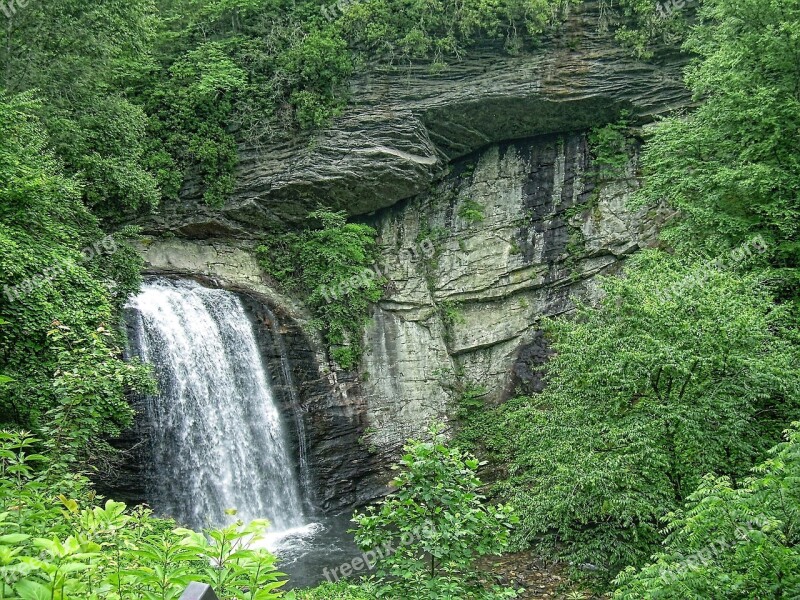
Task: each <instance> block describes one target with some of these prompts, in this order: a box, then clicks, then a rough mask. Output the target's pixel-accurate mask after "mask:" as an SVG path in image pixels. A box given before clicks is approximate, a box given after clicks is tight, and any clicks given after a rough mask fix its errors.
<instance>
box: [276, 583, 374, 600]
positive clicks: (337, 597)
mask: <svg viewBox="0 0 800 600" xmlns="http://www.w3.org/2000/svg"><path fill="white" fill-rule="evenodd" d="M376 597H377V596H376V591H375V588H374V586H373V585H372V584H371V583H369V582H359V583H358V584H357V585H356V584H352V583H347V582H346V581H339V582H337V583H324V584H322V585H320V586H318V587H315V588H313V589H307V590H296V591H294V590H293V591H292V592H290V593H289V594H287V595H286V598H287V600H374V599H375V598H376Z"/></svg>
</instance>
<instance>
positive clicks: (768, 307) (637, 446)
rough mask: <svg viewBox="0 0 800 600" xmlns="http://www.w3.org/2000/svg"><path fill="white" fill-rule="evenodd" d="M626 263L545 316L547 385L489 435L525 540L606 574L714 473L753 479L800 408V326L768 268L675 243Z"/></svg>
mask: <svg viewBox="0 0 800 600" xmlns="http://www.w3.org/2000/svg"><path fill="white" fill-rule="evenodd" d="M626 273H627V274H626V276H625V277H621V278H608V279H605V280H604V281H603V284H602V285H603V290H604V294H605V295H604V297H603V299H602V301H601V303H600V306H599V307H597V308H596V309H592V308H590V307H586V306H581V307H579V309H578V313H577V315H576V316H575V318H571V319H553V320H549V321H547V322H546V323H545V324H544V327H545V330H546V331H547V333H548V336H549V339H550V340H551V344H552V348H553V349H554V351H555V355H554V356H553V357H552V358H551V360H550V361H549V363H548V365H547V367H546V381H547V387H546V389H545V390H544V392H543V393H541V394H539V395H536V396H534V397H531V398H520V399H517V400H515V401H513V402H510V403H508V404H507V405H505V406H503V407H502V408H501V409H500V410H499V412H498V414H497V415H496V416H495V419H496V421H494V425H493V426H491V429H492V430H494V431H495V432H502V433H500V434H497V433H493V434H491V435H489V436H487V438H486V443H487V445H488V449H489V451H490V452H493V453H494V454H495V456H496V457H497V458H498V459H499V460H501V461H507V463H508V465H507V468H508V473H509V478H508V479H507V480H506V481H503V482H501V483H500V484H499V486H498V490H499V491H500V493H501V494H502V495H503V497H505V498H507V499H508V500H509V501H511V502H513V504H514V505H515V506H516V507H517V508H518V510H519V513H520V517H521V525H520V527H519V529H518V531H519V538H520V540H521V541H523V542H525V543H532V544H534V545H535V546H536V547H537V548H539V549H540V550H541V551H543V552H545V553H555V554H556V555H557V556H560V557H562V558H564V559H566V560H568V561H570V562H571V563H573V564H574V565H581V564H585V563H589V564H593V565H595V566H596V567H598V568H600V569H601V571H600V574H601V575H602V574H603V573H605V574H607V575H613V574H614V573H616V572H617V571H618V570H619V569H621V568H623V567H625V566H626V565H629V564H634V565H636V564H641V562H642V561H643V560H644V559H645V558H646V557H648V556H649V555H650V554H651V553H652V552H653V550H654V549H655V547H656V546H657V544H658V543H659V542H660V541H661V534H660V532H659V527H658V523H659V519H660V518H661V517H662V516H663V515H664V514H666V513H668V512H670V511H673V510H675V509H676V508H678V507H679V506H680V505H681V504H682V503H683V502H685V501H686V499H687V498H688V496H689V494H690V493H691V492H692V490H694V489H695V488H696V487H697V486H698V485H699V484H700V482H701V480H702V477H703V476H704V475H705V474H706V473H708V472H712V471H713V472H717V473H719V474H721V475H726V476H728V477H730V478H731V480H732V481H734V482H738V481H740V480H741V478H742V477H744V476H746V474H747V473H748V471H749V469H750V468H751V467H752V466H753V465H754V464H755V463H756V462H757V461H758V460H761V459H762V458H763V456H764V454H765V452H766V451H767V449H768V448H769V447H770V446H771V445H772V444H773V443H774V440H775V439H778V436H779V433H780V431H781V430H782V428H783V427H784V426H785V425H784V424H785V423H788V422H791V420H792V419H794V418H796V417H797V416H798V415H799V414H800V374H799V373H798V372H797V369H796V365H797V361H798V349H797V348H798V347H797V345H796V343H795V342H796V340H795V339H794V338H795V337H796V335H795V333H793V332H792V330H791V328H790V327H788V325H787V311H786V310H784V309H783V308H781V307H779V306H776V305H775V304H774V303H773V300H772V298H771V296H770V294H769V293H768V291H767V290H766V289H765V288H764V287H763V285H762V284H761V283H760V282H759V281H758V279H757V278H756V277H754V276H751V275H739V274H736V273H735V272H731V271H729V270H724V269H720V270H716V269H713V268H710V267H708V266H707V265H700V266H697V265H694V266H693V265H692V264H691V263H688V264H687V263H686V261H683V260H681V259H679V258H676V257H672V256H670V255H668V254H666V253H663V252H659V251H648V252H644V253H642V254H640V255H638V256H637V257H635V258H633V259H631V260H630V262H629V263H628V268H627V270H626ZM676 292H678V293H676Z"/></svg>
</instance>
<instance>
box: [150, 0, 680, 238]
mask: <svg viewBox="0 0 800 600" xmlns="http://www.w3.org/2000/svg"><path fill="white" fill-rule="evenodd" d="M604 4H605V2H601V1H600V0H584V1H583V2H580V3H577V4H575V5H571V6H572V8H571V9H570V12H569V13H568V15H567V16H566V20H565V22H564V24H563V26H562V27H561V28H560V29H559V30H558V31H557V32H554V33H551V34H548V35H547V36H546V37H545V38H544V39H543V40H542V43H541V48H540V49H539V50H535V51H529V52H525V53H523V54H521V55H519V56H508V55H506V54H504V53H503V51H502V48H496V47H487V48H485V49H483V50H472V51H471V52H470V54H469V56H467V57H466V58H464V59H462V60H459V61H454V62H453V63H452V64H450V65H448V66H447V67H446V68H445V69H444V70H442V71H440V72H432V71H431V69H430V66H429V65H427V64H421V65H402V66H393V67H387V66H383V67H374V68H372V69H371V70H368V71H367V72H365V73H363V74H361V75H359V76H357V77H356V78H355V79H354V80H353V81H352V82H351V94H350V102H349V104H348V106H347V107H346V109H345V110H344V113H343V114H342V115H341V117H339V118H337V119H336V120H335V122H334V123H333V124H332V125H331V126H330V127H329V128H327V129H325V130H323V131H317V132H310V133H298V134H297V135H296V136H294V137H292V138H291V139H289V140H285V141H282V142H276V143H273V144H271V145H266V146H264V147H260V148H247V147H245V148H241V150H240V167H239V173H238V176H237V185H236V189H235V191H234V193H233V195H232V197H231V198H230V199H229V200H228V201H227V202H226V204H225V206H224V207H223V208H222V209H217V208H213V207H209V206H207V205H205V204H203V201H202V199H201V197H202V190H200V189H198V187H197V186H196V184H194V183H193V182H191V181H190V182H189V183H188V184H187V185H186V187H185V188H184V190H183V191H182V194H181V199H180V200H179V201H177V202H174V203H167V204H165V205H164V206H162V208H161V209H160V212H159V214H157V215H155V216H154V217H148V218H147V219H145V220H143V221H142V225H143V226H144V227H145V229H146V231H148V232H152V233H160V232H164V231H172V232H176V233H178V234H179V235H183V236H188V237H193V238H213V237H220V236H223V237H235V238H240V239H241V238H244V239H247V238H250V237H252V236H253V235H261V234H263V232H264V231H265V230H267V229H269V228H270V227H272V226H275V225H285V224H287V223H288V224H292V223H296V222H298V221H300V220H302V219H303V218H304V217H305V215H306V214H308V212H309V211H310V210H313V209H314V208H315V207H316V206H317V204H318V203H322V204H323V205H325V206H330V207H333V208H337V209H345V210H347V211H348V212H349V213H350V214H351V215H363V214H368V213H371V212H373V211H375V210H379V209H381V208H386V207H388V206H391V205H393V204H395V203H396V202H398V201H399V200H402V199H405V198H409V197H411V196H414V195H416V194H419V193H422V192H424V191H427V190H428V189H429V187H430V185H431V183H433V182H435V181H437V180H439V179H440V178H441V177H442V176H443V174H444V173H445V172H446V170H447V168H448V166H449V164H450V163H451V162H452V161H454V160H457V159H459V158H462V157H465V156H467V155H469V154H471V153H473V152H475V151H477V150H480V149H482V148H484V147H486V146H488V145H491V144H494V143H499V142H504V141H507V140H519V139H524V138H530V137H534V136H539V135H545V134H551V133H558V132H564V131H578V130H582V129H588V128H590V127H592V126H594V125H597V124H604V123H606V122H608V121H610V120H613V119H615V118H616V116H617V114H618V113H619V111H620V110H622V109H626V110H630V111H631V112H632V113H633V114H634V115H635V116H636V117H637V118H638V119H639V120H640V121H643V122H644V121H647V120H650V119H652V118H653V117H654V116H655V115H658V114H662V113H664V112H665V111H668V110H670V109H672V108H676V107H680V106H683V105H685V104H686V102H687V100H688V97H687V93H686V90H685V88H684V86H683V85H682V83H681V68H682V64H683V62H684V60H683V59H682V58H681V57H680V56H676V55H674V54H670V53H667V52H662V53H661V54H660V55H659V57H658V58H657V60H656V61H654V62H642V61H638V60H636V59H634V58H632V57H631V56H630V55H629V54H628V53H627V52H626V51H625V50H623V49H622V48H620V47H619V45H618V44H617V43H616V42H615V41H614V39H613V32H611V31H609V30H608V29H606V28H605V27H604V17H603V14H604V12H603V5H604Z"/></svg>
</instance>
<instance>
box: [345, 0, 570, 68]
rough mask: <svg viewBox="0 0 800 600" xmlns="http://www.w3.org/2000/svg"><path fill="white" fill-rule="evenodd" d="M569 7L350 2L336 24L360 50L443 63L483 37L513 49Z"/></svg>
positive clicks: (529, 2)
mask: <svg viewBox="0 0 800 600" xmlns="http://www.w3.org/2000/svg"><path fill="white" fill-rule="evenodd" d="M567 5H568V2H566V1H564V0H521V1H518V0H504V1H502V2H495V3H488V2H485V1H483V0H467V1H465V2H462V3H455V2H448V1H447V0H437V1H435V2H422V1H417V0H413V1H411V2H406V3H404V4H403V7H402V10H400V9H398V7H397V6H395V4H394V3H393V2H392V1H391V0H364V1H356V2H352V3H348V4H347V6H346V7H345V8H344V10H343V14H342V16H341V17H340V18H339V19H338V21H337V25H338V26H340V27H341V28H342V30H343V31H344V34H345V36H346V37H347V38H348V40H349V41H350V42H351V44H352V45H353V46H354V47H355V48H356V49H358V50H361V51H365V52H369V53H370V54H374V53H377V54H378V55H379V56H383V57H386V58H388V59H390V60H395V59H405V60H413V59H423V58H432V59H433V60H434V61H435V62H443V61H445V60H446V59H447V58H448V57H451V56H452V57H458V56H460V55H462V54H463V53H464V52H465V51H466V50H467V49H468V48H469V47H470V46H472V45H474V44H476V43H478V42H480V41H482V40H487V39H490V40H491V39H495V40H501V41H503V42H504V44H505V47H506V48H507V49H508V50H510V51H517V50H519V49H520V48H521V47H522V46H523V45H524V42H526V41H528V40H529V39H530V38H531V37H535V36H538V35H539V34H541V33H542V32H543V31H544V30H545V29H546V28H547V27H549V26H551V25H552V24H554V23H556V22H558V21H559V20H560V18H561V16H562V14H563V12H564V11H565V10H566V7H567ZM526 38H527V39H526Z"/></svg>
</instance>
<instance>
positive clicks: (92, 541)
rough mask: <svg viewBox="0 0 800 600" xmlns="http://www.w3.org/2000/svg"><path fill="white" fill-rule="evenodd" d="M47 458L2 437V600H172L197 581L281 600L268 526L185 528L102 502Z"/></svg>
mask: <svg viewBox="0 0 800 600" xmlns="http://www.w3.org/2000/svg"><path fill="white" fill-rule="evenodd" d="M37 448H44V450H45V451H46V452H47V454H46V455H45V454H40V453H38V452H36V450H37ZM49 450H50V449H49V448H48V447H47V445H46V444H44V445H43V443H42V441H41V440H38V439H36V438H34V437H31V436H30V435H29V434H27V433H25V432H5V431H4V432H0V598H8V599H9V600H11V599H12V598H14V599H19V600H66V599H67V598H80V599H81V600H99V599H100V598H104V599H111V600H125V599H129V600H140V599H142V598H146V599H148V600H170V599H174V598H178V597H179V596H180V595H181V594H182V593H183V592H184V590H185V589H186V586H187V584H188V583H189V582H190V581H198V582H204V583H208V584H210V585H213V586H214V589H215V590H216V592H217V594H218V595H219V596H220V597H221V598H242V599H245V598H246V599H251V600H259V599H260V600H266V599H268V598H277V597H279V595H280V594H279V591H278V590H279V588H280V587H281V586H282V585H283V584H285V583H286V579H285V577H284V576H283V575H282V573H280V572H279V571H278V570H277V569H276V567H275V561H276V559H275V557H274V556H273V555H272V554H270V553H269V552H267V551H266V550H263V549H259V548H258V547H257V542H258V541H259V539H260V537H259V536H261V535H262V534H263V532H264V530H265V529H266V527H267V525H268V523H267V522H266V521H254V522H252V523H250V524H248V525H244V524H242V523H236V524H233V525H230V526H228V527H225V528H222V529H209V530H206V531H204V532H203V533H199V532H194V531H190V530H187V529H182V528H179V527H176V525H175V523H174V522H171V521H166V520H163V519H159V518H156V517H154V516H153V515H152V513H151V511H150V510H149V509H146V508H144V507H137V508H134V509H132V510H131V509H128V508H127V507H126V506H125V504H123V503H121V502H114V501H113V500H107V501H106V502H101V501H100V500H99V499H98V498H96V497H95V495H94V493H93V491H92V490H91V487H90V486H89V483H88V481H87V480H86V479H85V478H84V477H82V476H80V475H74V474H70V465H69V463H66V462H62V461H61V460H60V458H59V457H58V455H57V454H53V453H52V452H50V451H49Z"/></svg>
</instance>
